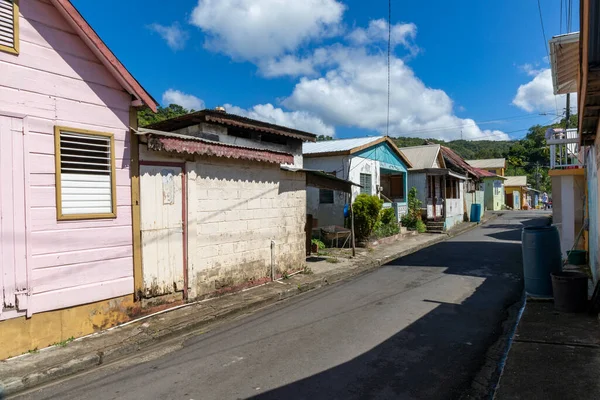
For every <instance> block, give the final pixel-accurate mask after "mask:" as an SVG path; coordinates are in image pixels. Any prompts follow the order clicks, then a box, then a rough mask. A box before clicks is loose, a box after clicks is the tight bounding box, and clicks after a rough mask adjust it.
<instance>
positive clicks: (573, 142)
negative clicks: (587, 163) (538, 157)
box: [546, 129, 583, 169]
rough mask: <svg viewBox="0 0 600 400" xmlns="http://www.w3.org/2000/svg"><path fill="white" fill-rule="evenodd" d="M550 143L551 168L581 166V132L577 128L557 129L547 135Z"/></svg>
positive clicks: (547, 141) (547, 140)
mask: <svg viewBox="0 0 600 400" xmlns="http://www.w3.org/2000/svg"><path fill="white" fill-rule="evenodd" d="M546 143H548V144H549V145H550V169H561V168H581V167H583V163H582V162H581V161H580V159H579V133H578V132H577V129H567V130H566V131H565V130H564V129H562V130H558V129H556V130H555V132H554V133H552V134H550V135H548V136H547V137H546Z"/></svg>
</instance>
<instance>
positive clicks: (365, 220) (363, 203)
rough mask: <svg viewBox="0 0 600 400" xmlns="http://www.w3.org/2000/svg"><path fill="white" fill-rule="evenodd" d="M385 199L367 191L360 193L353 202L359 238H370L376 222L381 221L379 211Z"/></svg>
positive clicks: (356, 232) (356, 233)
mask: <svg viewBox="0 0 600 400" xmlns="http://www.w3.org/2000/svg"><path fill="white" fill-rule="evenodd" d="M382 206H383V201H382V200H380V199H379V197H377V196H371V195H368V194H366V193H362V194H359V195H358V196H357V197H356V200H355V201H354V204H352V212H353V213H354V232H355V235H356V238H357V239H358V240H365V239H368V238H369V236H370V235H371V233H372V232H373V229H374V228H375V224H377V222H378V221H379V213H380V212H381V207H382Z"/></svg>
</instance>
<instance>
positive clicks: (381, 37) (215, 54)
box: [73, 0, 579, 140]
mask: <svg viewBox="0 0 600 400" xmlns="http://www.w3.org/2000/svg"><path fill="white" fill-rule="evenodd" d="M73 3H74V4H75V5H76V6H77V8H78V9H79V10H80V12H81V13H82V14H83V16H84V17H85V18H86V19H87V20H88V22H90V24H91V25H92V26H93V27H94V29H95V30H96V31H97V32H98V33H99V35H100V36H101V37H102V38H103V39H104V41H105V42H106V43H107V44H108V46H109V47H110V48H111V49H112V50H113V52H114V53H115V54H116V55H117V56H118V57H119V59H120V60H121V61H122V62H123V63H124V64H125V65H126V66H127V68H128V69H129V70H130V71H131V72H132V73H133V74H134V76H135V77H136V78H137V79H138V80H139V81H140V82H141V83H142V85H143V86H144V87H145V88H146V89H147V90H148V91H149V92H150V93H151V94H152V95H153V96H154V97H155V98H156V99H157V100H158V101H159V102H161V103H162V104H163V105H167V104H168V103H169V102H177V103H180V104H181V105H183V106H185V107H188V108H191V107H193V108H196V109H198V108H202V107H207V108H212V107H215V106H217V105H225V106H226V107H227V110H228V112H234V113H238V114H243V115H246V116H249V117H251V118H257V119H262V120H266V121H269V122H274V123H279V124H282V125H287V126H291V127H295V128H298V129H303V130H308V131H311V132H314V133H323V134H331V135H334V136H336V137H338V138H344V137H354V136H365V135H376V134H380V133H385V131H386V121H387V64H386V61H387V28H388V26H387V10H388V4H387V1H384V0H373V1H369V2H366V1H362V0H347V1H344V0H303V1H291V0H289V1H286V0H180V1H177V2H170V4H169V6H168V7H166V6H165V2H164V1H157V0H148V1H144V2H142V1H133V0H131V1H127V2H122V1H121V2H117V1H115V0H105V1H103V2H90V1H83V0H73ZM560 4H561V0H552V1H548V0H541V6H542V11H543V21H544V26H545V30H546V36H547V38H548V39H550V38H551V37H552V36H553V35H557V34H559V33H561V31H560ZM111 6H112V7H111ZM116 9H118V10H119V12H118V13H117V12H114V10H116ZM578 9H579V4H578V2H577V1H575V2H574V5H573V11H574V16H573V29H572V30H574V31H575V30H578V22H579V20H578ZM563 20H564V17H563ZM565 32H566V28H565V23H563V29H562V33H565ZM392 37H393V38H392V41H393V57H392V63H391V77H392V78H391V111H390V128H389V133H390V135H392V136H397V135H403V136H419V137H436V138H441V139H446V140H449V139H456V138H460V137H461V131H462V136H463V137H464V138H468V139H477V138H484V139H492V140H494V139H505V138H507V137H510V138H519V137H522V136H523V135H524V134H525V129H526V128H528V127H529V126H531V125H532V124H535V123H547V122H548V121H550V120H551V119H552V118H554V117H555V115H554V114H556V109H557V108H558V110H559V113H562V112H564V99H563V98H560V97H559V98H556V99H555V97H554V96H553V95H552V83H551V78H550V74H549V71H548V67H549V66H548V63H547V61H546V59H545V56H546V49H545V47H544V41H543V38H542V30H541V27H540V20H539V14H538V4H537V2H536V1H534V0H525V1H523V0H507V1H502V2H488V1H485V2H483V1H481V0H468V1H466V0H464V1H460V2H448V1H442V0H432V1H429V2H427V3H426V5H425V3H423V2H405V1H399V0H392ZM542 112H550V114H552V115H547V116H539V114H540V113H542ZM490 121H492V122H490ZM515 131H516V132H515Z"/></svg>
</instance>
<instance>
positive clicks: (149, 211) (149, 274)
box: [134, 109, 316, 301]
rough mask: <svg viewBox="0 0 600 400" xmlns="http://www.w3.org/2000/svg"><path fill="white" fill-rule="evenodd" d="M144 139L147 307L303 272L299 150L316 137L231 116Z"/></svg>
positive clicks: (178, 124) (174, 126)
mask: <svg viewBox="0 0 600 400" xmlns="http://www.w3.org/2000/svg"><path fill="white" fill-rule="evenodd" d="M138 133H139V137H140V139H139V140H140V144H139V160H140V166H139V168H140V181H139V183H138V184H139V202H140V206H141V212H140V222H139V225H138V226H134V230H136V231H137V233H136V235H138V236H139V238H140V248H141V260H142V265H141V270H142V274H141V276H140V281H139V286H138V290H139V295H140V296H141V297H143V298H147V299H155V300H156V299H159V301H170V300H184V299H197V298H201V297H205V296H208V295H211V294H214V293H222V292H229V291H233V290H236V289H240V288H243V287H246V286H251V285H256V284H259V283H262V282H265V281H268V280H271V279H273V278H277V277H280V276H281V275H283V274H285V273H286V272H294V271H298V270H300V269H302V268H303V266H304V263H305V256H306V237H307V235H306V233H305V225H306V183H307V178H306V172H305V171H304V170H303V159H302V143H303V142H307V141H314V140H315V139H316V136H315V135H313V134H311V133H308V132H303V131H299V130H296V129H290V128H286V127H283V126H279V125H274V124H270V123H266V122H262V121H257V120H252V119H249V118H244V117H240V116H237V115H234V114H229V113H227V112H225V110H224V109H216V110H202V111H198V112H194V113H190V114H187V115H183V116H180V117H176V118H172V119H168V120H166V121H162V122H158V123H155V124H152V125H149V126H147V127H144V128H140V129H139V130H138ZM137 200H138V199H134V202H135V201H137ZM149 301H150V300H149Z"/></svg>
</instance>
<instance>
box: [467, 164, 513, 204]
mask: <svg viewBox="0 0 600 400" xmlns="http://www.w3.org/2000/svg"><path fill="white" fill-rule="evenodd" d="M466 161H467V163H468V164H469V165H471V166H472V167H475V168H478V169H480V170H484V171H486V172H487V173H488V174H489V175H487V176H485V177H483V184H484V196H485V201H484V204H485V209H486V210H488V211H499V210H502V209H503V208H504V206H505V194H504V181H505V180H506V179H505V178H504V173H505V171H506V169H505V167H506V160H505V159H504V158H492V159H487V160H466Z"/></svg>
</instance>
